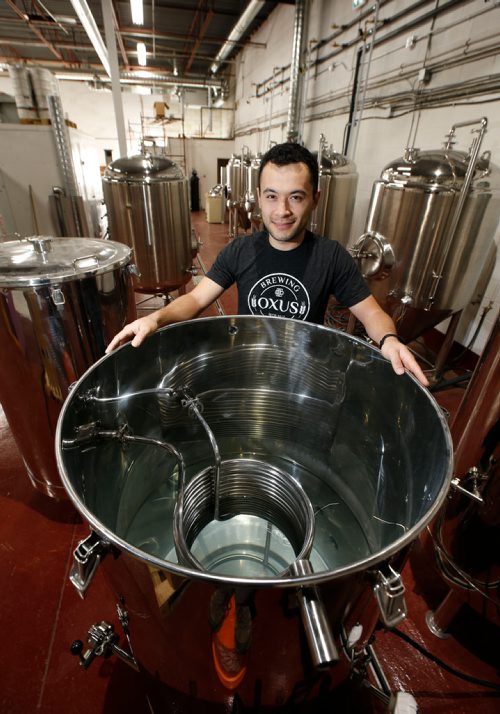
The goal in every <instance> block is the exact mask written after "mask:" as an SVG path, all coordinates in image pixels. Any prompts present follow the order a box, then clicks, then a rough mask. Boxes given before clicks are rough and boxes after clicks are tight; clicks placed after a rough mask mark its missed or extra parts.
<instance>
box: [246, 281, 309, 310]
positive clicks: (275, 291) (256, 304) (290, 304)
mask: <svg viewBox="0 0 500 714" xmlns="http://www.w3.org/2000/svg"><path fill="white" fill-rule="evenodd" d="M248 307H249V309H250V312H251V313H252V315H267V316H269V317H289V318H292V319H294V320H306V319H307V316H308V314H309V309H310V301H309V294H308V292H307V290H306V289H305V287H304V286H303V285H302V283H301V282H300V280H297V279H296V278H294V277H293V276H291V275H287V274H286V273H270V274H269V275H266V276H265V277H264V278H261V279H260V280H258V281H257V282H256V283H255V285H253V286H252V288H251V289H250V292H249V293H248Z"/></svg>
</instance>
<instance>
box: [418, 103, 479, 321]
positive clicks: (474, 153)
mask: <svg viewBox="0 0 500 714" xmlns="http://www.w3.org/2000/svg"><path fill="white" fill-rule="evenodd" d="M474 124H480V125H481V128H480V129H479V131H478V136H477V137H476V138H475V139H474V141H473V142H472V145H471V147H470V158H469V164H468V166H467V171H466V173H465V178H464V182H463V184H462V189H461V191H460V195H459V198H458V202H457V205H456V206H455V212H454V214H453V218H452V221H451V226H450V227H449V230H448V235H447V238H446V245H445V248H444V250H443V252H442V254H441V259H440V261H439V263H438V265H437V266H436V268H435V269H434V270H433V276H432V283H431V287H430V292H429V296H428V298H427V305H426V307H425V309H426V310H431V309H432V306H433V303H434V301H435V298H436V293H437V289H438V285H439V282H440V280H441V279H442V278H443V270H444V267H445V264H446V260H447V258H448V253H449V252H450V249H451V246H452V243H453V238H454V237H455V233H456V230H457V227H458V223H459V221H460V217H461V215H462V210H463V207H464V205H465V201H466V200H467V197H468V195H469V189H470V187H471V185H472V179H473V178H474V172H475V170H476V164H477V160H478V157H479V149H480V148H481V143H482V141H483V136H484V134H485V132H486V127H487V125H488V120H487V118H486V117H482V118H481V119H474V120H472V121H465V122H460V123H459V124H454V125H453V126H452V127H451V129H450V131H449V134H448V144H447V148H450V147H451V143H452V139H453V137H454V136H455V129H457V128H458V127H463V126H471V125H474Z"/></svg>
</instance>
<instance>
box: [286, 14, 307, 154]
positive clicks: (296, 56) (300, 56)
mask: <svg viewBox="0 0 500 714" xmlns="http://www.w3.org/2000/svg"><path fill="white" fill-rule="evenodd" d="M308 19H309V0H296V3H295V20H294V26H293V45H292V63H291V68H290V101H289V104H288V121H287V139H288V141H294V142H298V141H299V140H300V139H301V138H302V137H301V136H300V134H301V127H300V126H299V113H300V109H301V105H302V98H303V94H304V76H305V67H304V59H305V57H306V49H307V26H308Z"/></svg>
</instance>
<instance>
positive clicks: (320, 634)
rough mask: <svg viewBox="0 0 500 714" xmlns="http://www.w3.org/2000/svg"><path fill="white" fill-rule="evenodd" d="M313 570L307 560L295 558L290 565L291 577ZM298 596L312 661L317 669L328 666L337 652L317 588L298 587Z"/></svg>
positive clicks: (309, 572) (333, 661)
mask: <svg viewBox="0 0 500 714" xmlns="http://www.w3.org/2000/svg"><path fill="white" fill-rule="evenodd" d="M313 572H314V571H313V569H312V565H311V562H310V561H309V560H295V561H294V562H293V563H292V564H291V565H290V574H291V575H292V577H301V576H305V575H312V574H313ZM298 598H299V604H300V612H301V615H302V624H303V625H304V630H305V632H306V637H307V642H308V644H309V650H310V653H311V659H312V662H313V664H314V666H315V667H317V668H319V669H323V668H326V667H329V666H330V665H332V664H334V663H335V662H338V660H339V654H338V652H337V648H336V646H335V642H334V640H333V636H332V632H331V629H330V623H329V622H328V619H327V617H326V613H325V608H324V605H323V602H322V600H321V597H320V594H319V590H318V588H317V587H316V586H314V585H310V586H307V587H302V588H299V590H298Z"/></svg>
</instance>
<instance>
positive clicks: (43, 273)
mask: <svg viewBox="0 0 500 714" xmlns="http://www.w3.org/2000/svg"><path fill="white" fill-rule="evenodd" d="M130 254H131V250H130V248H129V247H128V246H126V245H124V244H123V243H117V242H115V241H110V240H104V239H102V238H53V237H51V236H31V237H29V238H23V239H21V240H14V241H8V242H6V243H0V287H2V288H23V287H35V286H42V285H51V284H59V283H64V282H69V281H71V280H80V279H81V278H86V277H90V276H94V275H99V274H101V273H106V272H108V271H110V270H112V269H114V268H118V267H121V266H123V265H126V264H127V263H128V262H129V260H130Z"/></svg>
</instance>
